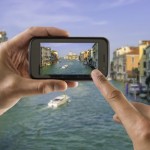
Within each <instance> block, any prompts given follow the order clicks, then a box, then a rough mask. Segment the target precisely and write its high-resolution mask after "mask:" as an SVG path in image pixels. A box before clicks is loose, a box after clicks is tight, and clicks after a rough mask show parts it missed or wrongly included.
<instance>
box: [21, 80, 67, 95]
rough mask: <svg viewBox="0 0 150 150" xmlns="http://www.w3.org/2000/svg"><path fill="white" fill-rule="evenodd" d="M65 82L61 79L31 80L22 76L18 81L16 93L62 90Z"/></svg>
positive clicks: (26, 93)
mask: <svg viewBox="0 0 150 150" xmlns="http://www.w3.org/2000/svg"><path fill="white" fill-rule="evenodd" d="M66 89H67V83H66V82H65V81H61V80H33V79H25V78H23V79H22V80H21V81H20V83H19V89H18V94H21V96H29V95H35V94H46V93H49V92H54V91H64V90H66Z"/></svg>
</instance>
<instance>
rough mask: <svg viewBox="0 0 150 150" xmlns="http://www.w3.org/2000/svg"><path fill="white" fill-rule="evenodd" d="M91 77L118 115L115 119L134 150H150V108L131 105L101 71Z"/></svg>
mask: <svg viewBox="0 0 150 150" xmlns="http://www.w3.org/2000/svg"><path fill="white" fill-rule="evenodd" d="M91 75H92V79H93V82H94V83H95V85H96V87H97V88H98V89H99V91H100V92H101V93H102V95H103V96H104V98H105V99H106V101H107V102H108V103H109V105H110V106H111V107H112V109H113V110H114V112H115V113H116V115H115V117H114V119H115V120H116V121H118V122H120V123H122V125H123V126H124V128H125V130H126V131H127V133H128V135H129V137H130V138H131V140H132V143H133V147H134V150H149V149H150V117H149V116H150V111H149V110H150V107H149V106H146V105H144V104H137V103H134V104H132V103H130V102H129V101H128V100H127V99H126V97H125V96H124V95H123V94H122V93H121V92H120V91H119V90H117V89H116V88H115V87H113V86H112V85H111V84H110V83H109V82H108V81H107V79H106V78H105V77H104V76H103V75H102V73H101V72H100V71H98V70H94V71H92V74H91ZM116 118H117V119H116Z"/></svg>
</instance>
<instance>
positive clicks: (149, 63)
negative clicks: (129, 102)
mask: <svg viewBox="0 0 150 150" xmlns="http://www.w3.org/2000/svg"><path fill="white" fill-rule="evenodd" d="M145 51H146V78H147V77H149V76H150V45H149V46H147V47H146V48H145Z"/></svg>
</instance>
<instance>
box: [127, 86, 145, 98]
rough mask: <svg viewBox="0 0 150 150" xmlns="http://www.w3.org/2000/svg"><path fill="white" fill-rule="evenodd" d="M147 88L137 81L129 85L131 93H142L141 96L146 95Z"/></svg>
mask: <svg viewBox="0 0 150 150" xmlns="http://www.w3.org/2000/svg"><path fill="white" fill-rule="evenodd" d="M146 91H147V89H146V87H145V86H142V85H141V86H140V85H139V84H137V83H134V84H130V85H129V93H130V94H136V95H137V94H141V97H144V95H145V93H146Z"/></svg>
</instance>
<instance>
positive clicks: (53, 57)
mask: <svg viewBox="0 0 150 150" xmlns="http://www.w3.org/2000/svg"><path fill="white" fill-rule="evenodd" d="M49 57H50V64H52V63H56V62H57V61H58V52H57V51H56V50H51V52H50V56H49Z"/></svg>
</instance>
